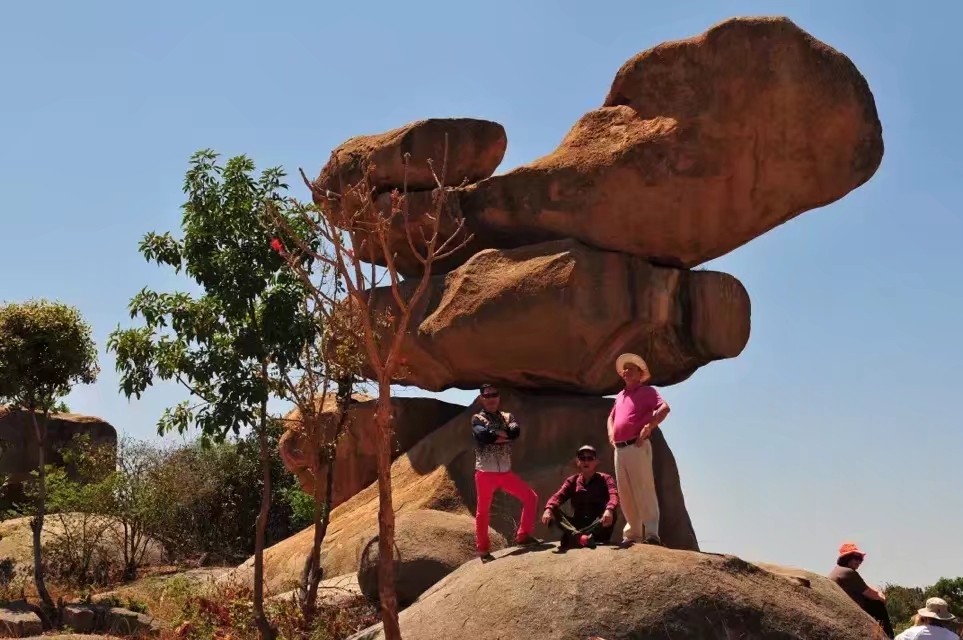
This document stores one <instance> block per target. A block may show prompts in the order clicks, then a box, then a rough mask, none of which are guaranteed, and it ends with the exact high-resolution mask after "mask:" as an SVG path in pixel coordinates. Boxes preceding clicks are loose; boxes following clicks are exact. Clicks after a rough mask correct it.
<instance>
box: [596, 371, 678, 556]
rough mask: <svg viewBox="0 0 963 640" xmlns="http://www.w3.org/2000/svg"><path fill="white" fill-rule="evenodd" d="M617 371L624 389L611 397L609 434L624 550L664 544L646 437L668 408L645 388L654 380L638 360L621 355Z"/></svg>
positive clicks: (651, 391) (665, 414) (657, 394)
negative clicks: (612, 450)
mask: <svg viewBox="0 0 963 640" xmlns="http://www.w3.org/2000/svg"><path fill="white" fill-rule="evenodd" d="M615 369H616V370H617V371H618V373H619V375H620V376H621V377H622V380H623V382H624V383H625V388H624V389H623V390H622V391H620V392H619V393H618V395H617V396H615V404H614V405H613V407H612V411H611V413H609V419H608V432H609V442H610V443H611V444H612V446H613V447H614V448H615V480H616V482H617V483H618V489H619V504H620V505H621V508H622V515H623V516H624V517H625V527H624V529H623V531H622V545H623V546H628V545H631V544H632V543H635V542H645V543H647V544H662V542H661V539H660V538H659V500H658V497H657V496H656V492H655V475H654V474H653V471H652V443H651V442H649V436H651V435H652V432H653V431H655V429H656V428H657V427H658V426H659V425H660V424H661V423H662V421H663V420H665V418H666V416H668V415H669V405H668V404H666V402H665V400H663V399H662V396H660V395H659V392H658V391H656V390H655V388H654V387H651V386H648V385H647V384H645V383H646V382H648V381H649V380H650V379H651V377H652V375H651V374H650V373H649V367H648V365H647V364H646V363H645V360H643V359H642V358H641V357H640V356H637V355H636V354H634V353H623V354H622V355H620V356H619V357H618V359H617V360H616V361H615Z"/></svg>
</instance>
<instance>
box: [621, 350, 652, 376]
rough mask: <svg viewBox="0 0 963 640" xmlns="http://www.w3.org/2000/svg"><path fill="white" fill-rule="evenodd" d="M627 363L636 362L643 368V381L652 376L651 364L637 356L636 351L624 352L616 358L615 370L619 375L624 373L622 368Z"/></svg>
mask: <svg viewBox="0 0 963 640" xmlns="http://www.w3.org/2000/svg"><path fill="white" fill-rule="evenodd" d="M627 364H634V365H635V366H637V367H638V368H639V369H641V370H642V382H646V381H647V380H648V379H649V378H651V377H652V373H651V372H650V371H649V365H647V364H645V360H643V359H642V357H641V356H637V355H635V354H634V353H623V354H622V355H620V356H619V357H618V358H617V359H616V361H615V370H616V371H617V372H618V373H619V375H622V369H624V368H625V365H627Z"/></svg>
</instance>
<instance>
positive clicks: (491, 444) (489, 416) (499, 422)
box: [471, 411, 521, 472]
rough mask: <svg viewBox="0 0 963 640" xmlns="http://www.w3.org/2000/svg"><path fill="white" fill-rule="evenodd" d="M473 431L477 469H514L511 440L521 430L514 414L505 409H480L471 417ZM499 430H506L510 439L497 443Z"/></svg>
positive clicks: (498, 470) (500, 470)
mask: <svg viewBox="0 0 963 640" xmlns="http://www.w3.org/2000/svg"><path fill="white" fill-rule="evenodd" d="M471 431H472V435H473V436H474V438H475V470H477V471H496V472H502V471H511V470H512V443H511V441H512V440H514V439H515V438H517V437H518V436H519V434H520V432H521V431H520V429H519V428H518V423H517V422H515V417H514V416H513V415H512V414H510V413H507V412H505V411H496V412H494V413H489V412H488V411H479V412H478V413H476V414H475V415H473V416H472V417H471ZM498 431H504V432H505V434H506V435H507V436H508V440H509V441H508V442H502V443H496V442H495V440H496V439H497V438H498V433H497V432H498Z"/></svg>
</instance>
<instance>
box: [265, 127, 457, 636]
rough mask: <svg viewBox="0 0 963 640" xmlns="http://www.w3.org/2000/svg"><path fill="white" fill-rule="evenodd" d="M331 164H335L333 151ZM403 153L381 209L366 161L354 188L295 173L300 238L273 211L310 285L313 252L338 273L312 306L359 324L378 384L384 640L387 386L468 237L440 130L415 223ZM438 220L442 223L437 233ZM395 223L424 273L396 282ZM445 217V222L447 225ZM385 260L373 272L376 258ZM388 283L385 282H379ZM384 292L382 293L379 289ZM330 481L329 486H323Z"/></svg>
mask: <svg viewBox="0 0 963 640" xmlns="http://www.w3.org/2000/svg"><path fill="white" fill-rule="evenodd" d="M332 162H335V163H336V162H337V160H336V156H335V155H333V154H332ZM409 162H410V156H408V155H407V154H406V156H405V176H406V177H405V180H404V185H403V188H402V190H401V191H399V190H397V189H396V190H394V191H392V192H391V194H390V198H389V206H388V208H387V210H379V208H378V206H377V195H378V194H377V193H376V191H375V189H374V188H372V186H371V182H370V176H371V172H372V171H373V169H374V167H373V166H368V167H367V168H366V170H365V171H364V172H363V177H362V178H361V179H360V180H359V181H358V182H357V183H356V184H353V185H343V184H342V185H341V193H340V194H338V193H332V192H330V191H326V190H322V189H321V188H320V187H318V186H317V185H316V184H315V183H313V182H312V181H311V180H309V179H308V177H307V176H306V175H305V173H304V171H303V170H302V171H301V176H302V179H303V180H304V183H305V185H307V187H308V188H309V189H310V190H311V192H312V195H313V199H314V201H315V203H316V204H315V205H313V206H307V207H302V208H301V217H302V221H303V222H304V223H305V224H306V225H307V226H308V228H309V229H310V230H311V233H310V234H308V235H307V236H304V235H301V234H298V233H296V232H294V230H293V229H292V228H291V225H290V224H287V223H285V221H284V220H282V219H280V218H278V219H277V220H276V221H275V223H276V227H275V229H276V232H277V233H276V236H277V245H276V246H275V249H276V250H279V252H284V254H285V255H286V256H287V262H288V264H289V265H291V266H292V267H293V268H294V269H295V270H296V271H297V272H298V273H299V275H301V276H302V279H304V280H305V282H310V278H311V274H310V273H308V272H307V271H306V270H304V269H303V268H300V267H299V265H300V264H302V263H303V260H302V258H303V259H307V258H311V259H313V261H314V262H315V263H316V264H322V265H326V266H327V267H329V268H330V269H331V273H332V274H333V275H334V276H335V278H336V280H337V282H338V286H337V287H336V288H335V290H336V291H339V292H343V293H344V297H343V298H338V299H335V297H333V296H332V295H331V293H330V290H329V289H328V288H327V287H318V286H314V285H315V283H313V282H310V283H311V284H312V289H313V293H312V297H313V298H314V302H315V304H318V303H321V304H326V305H331V306H330V308H331V309H332V312H331V313H330V314H329V317H331V316H334V315H339V314H344V317H346V318H348V319H350V320H349V322H350V324H351V326H352V327H353V328H354V329H355V330H356V331H357V333H356V334H355V335H356V336H357V339H358V340H359V346H360V348H361V350H362V352H363V354H364V371H365V376H366V377H367V378H369V379H371V380H372V381H373V382H374V384H376V385H377V388H378V400H377V405H376V409H375V428H376V433H375V439H376V449H377V462H378V497H379V509H378V533H379V535H378V545H379V549H378V552H379V568H378V569H379V570H378V581H379V591H380V600H381V614H382V621H383V623H384V633H385V637H386V638H387V639H388V640H398V639H399V638H401V632H400V629H399V626H398V599H397V594H396V591H395V577H394V563H393V549H394V538H395V514H394V509H393V505H392V493H391V492H392V488H391V452H392V442H393V439H394V438H393V435H394V429H393V415H392V404H391V385H392V383H393V382H395V381H397V380H399V379H401V378H403V377H404V372H405V369H406V367H407V358H406V357H405V356H404V354H403V346H404V340H405V336H406V335H407V334H408V332H409V331H411V330H412V327H410V324H411V318H412V314H413V311H414V310H415V309H416V308H417V307H418V305H419V303H421V302H422V299H423V298H424V296H425V293H426V292H427V291H428V288H429V285H430V281H431V275H432V265H433V264H434V263H435V262H437V261H438V260H442V259H444V258H446V257H448V256H450V255H452V254H453V253H455V252H457V251H460V250H461V249H462V248H464V247H465V245H467V244H468V243H469V242H470V241H471V236H470V235H468V234H466V233H464V224H465V221H464V218H462V217H461V214H460V208H459V207H449V206H448V205H449V201H448V199H449V197H451V190H450V189H449V188H447V187H446V186H445V173H446V171H447V165H448V138H447V135H446V137H445V149H444V157H443V160H442V165H441V170H440V171H437V170H436V168H435V166H434V165H433V164H432V163H431V161H430V160H429V166H430V168H431V171H432V175H433V176H434V179H435V185H436V188H435V189H434V190H433V191H432V196H431V205H430V210H429V211H426V212H423V213H422V214H421V215H420V216H418V219H417V220H415V219H413V217H412V216H411V213H410V211H409V206H408V191H407V169H408V166H409ZM443 220H444V221H445V222H446V223H447V224H446V226H445V234H444V236H446V237H443V234H442V233H441V230H442V222H443ZM396 222H400V223H401V225H402V226H403V228H404V232H405V234H404V235H405V241H406V244H407V249H408V250H409V251H411V253H412V254H413V255H414V256H415V257H416V259H417V261H418V263H420V264H421V267H422V270H421V275H420V276H418V277H416V278H413V279H412V280H410V281H409V280H402V278H401V276H400V275H399V271H398V265H397V256H396V254H395V247H393V246H392V237H391V231H392V228H393V226H394V224H395V223H396ZM449 224H450V226H448V225H449ZM379 263H380V264H382V265H383V269H382V270H380V271H381V272H380V273H379V268H378V266H377V265H378V264H379ZM383 281H387V285H386V286H385V287H379V285H381V283H382V282H383ZM385 289H387V291H386V290H385ZM328 486H330V484H329V485H328Z"/></svg>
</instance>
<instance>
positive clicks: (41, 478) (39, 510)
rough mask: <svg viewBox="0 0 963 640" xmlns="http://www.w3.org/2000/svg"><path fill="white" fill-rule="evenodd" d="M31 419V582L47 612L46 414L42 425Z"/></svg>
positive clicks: (49, 607) (33, 413)
mask: <svg viewBox="0 0 963 640" xmlns="http://www.w3.org/2000/svg"><path fill="white" fill-rule="evenodd" d="M29 411H30V416H31V417H32V418H33V430H34V434H35V435H36V436H37V451H38V454H37V459H38V464H39V467H40V468H39V469H38V470H37V505H36V513H35V514H34V519H33V522H32V523H31V524H32V525H33V527H32V528H33V580H34V582H35V583H36V585H37V595H39V596H40V600H41V602H43V606H44V608H45V609H46V610H47V611H48V612H49V611H53V609H54V602H53V598H51V597H50V592H49V591H47V584H46V583H45V582H44V579H43V557H42V553H41V543H40V534H41V533H42V532H43V518H44V514H45V513H46V508H47V474H46V469H45V468H44V467H45V466H46V464H47V456H46V451H45V450H44V447H45V446H46V444H47V413H46V412H44V414H43V425H41V424H40V423H39V422H38V421H37V412H36V411H34V410H32V409H31V410H29Z"/></svg>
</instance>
